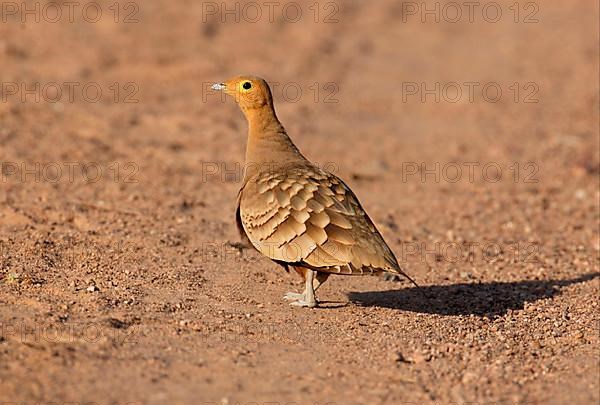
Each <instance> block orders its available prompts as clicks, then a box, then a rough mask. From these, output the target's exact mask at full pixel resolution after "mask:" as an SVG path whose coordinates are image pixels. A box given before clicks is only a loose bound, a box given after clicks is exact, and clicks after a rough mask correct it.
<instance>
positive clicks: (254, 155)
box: [212, 76, 416, 308]
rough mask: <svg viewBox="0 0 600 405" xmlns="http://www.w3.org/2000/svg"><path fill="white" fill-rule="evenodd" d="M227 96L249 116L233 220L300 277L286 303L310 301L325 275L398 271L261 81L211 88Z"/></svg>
mask: <svg viewBox="0 0 600 405" xmlns="http://www.w3.org/2000/svg"><path fill="white" fill-rule="evenodd" d="M212 88H213V89H214V90H221V91H223V92H225V93H226V94H228V95H230V96H233V97H234V98H235V100H236V101H237V103H238V104H239V106H240V108H241V109H242V112H243V113H244V115H245V116H246V119H247V121H248V145H247V147H246V164H245V166H244V180H243V184H242V187H241V189H240V191H239V194H238V206H237V212H236V220H237V224H238V228H239V230H240V234H241V235H242V237H244V238H246V237H247V239H249V241H250V243H251V244H252V246H254V247H255V248H256V249H257V250H258V251H259V252H260V253H262V254H263V255H265V256H267V257H268V258H270V259H271V260H273V261H275V262H277V263H278V264H281V265H282V266H284V267H285V268H286V269H287V268H288V267H292V268H294V269H295V270H296V271H297V272H298V273H299V274H300V275H301V276H302V277H303V278H304V281H305V289H304V292H303V293H302V294H297V293H287V294H286V295H285V297H284V298H286V299H288V300H291V301H292V303H291V304H292V305H297V306H302V307H311V308H312V307H315V306H316V305H317V300H316V298H315V291H316V290H317V289H318V288H319V287H320V286H321V285H322V284H323V283H324V282H325V280H327V277H329V275H330V274H340V275H357V274H358V275H361V274H376V273H381V272H389V273H394V274H401V275H403V276H405V277H406V278H408V279H409V280H410V281H411V282H413V284H415V285H416V283H415V282H414V281H413V280H412V279H411V278H410V277H409V276H408V275H406V274H405V273H404V272H403V271H402V270H401V268H400V266H399V265H398V261H397V260H396V257H395V256H394V253H392V251H391V249H390V248H389V247H388V245H387V244H386V243H385V241H384V240H383V237H382V236H381V234H380V233H379V232H378V231H377V228H375V225H374V224H373V221H371V219H370V218H369V216H368V215H367V213H366V212H365V210H364V209H363V208H362V206H361V205H360V203H359V202H358V198H356V196H355V195H354V193H353V192H352V190H350V188H349V187H348V186H347V185H346V184H345V183H344V182H343V181H342V180H340V179H339V178H337V177H336V176H334V175H333V174H331V173H328V172H326V171H325V170H323V169H320V168H319V167H317V166H316V165H314V164H312V163H311V162H310V161H309V160H308V159H306V158H305V157H304V156H303V155H302V154H301V153H300V151H299V150H298V148H297V147H296V146H295V145H294V143H293V142H292V140H291V139H290V137H289V136H288V134H287V132H286V130H285V128H284V127H283V125H281V123H280V122H279V120H278V119H277V116H276V115H275V109H274V107H273V98H272V95H271V90H270V89H269V85H268V84H267V82H266V81H265V80H263V79H261V78H259V77H255V76H238V77H235V78H233V79H231V80H228V81H226V82H223V83H219V84H215V85H213V86H212Z"/></svg>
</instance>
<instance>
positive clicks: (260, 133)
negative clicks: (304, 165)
mask: <svg viewBox="0 0 600 405" xmlns="http://www.w3.org/2000/svg"><path fill="white" fill-rule="evenodd" d="M242 111H243V112H244V115H245V116H246V120H247V121H248V145H247V147H246V164H245V167H246V171H245V176H244V177H245V178H246V179H248V178H249V177H250V176H252V175H254V174H256V173H258V172H260V171H268V170H273V168H275V167H278V166H281V165H285V164H289V163H291V162H294V161H300V160H305V158H304V156H302V154H301V153H300V151H299V150H298V148H297V147H296V145H294V143H293V142H292V140H291V139H290V137H289V136H288V135H287V133H286V131H285V128H284V127H283V125H281V123H280V122H279V120H278V119H277V116H276V115H275V110H274V109H273V106H272V105H270V103H266V104H264V105H262V106H260V107H258V108H242Z"/></svg>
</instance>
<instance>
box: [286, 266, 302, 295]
mask: <svg viewBox="0 0 600 405" xmlns="http://www.w3.org/2000/svg"><path fill="white" fill-rule="evenodd" d="M293 269H294V270H295V271H296V273H298V274H299V275H300V277H302V280H304V282H305V283H306V269H304V268H302V267H295V266H294V267H293ZM305 296H306V288H305V289H304V291H303V292H302V294H300V293H296V292H288V293H286V294H285V295H284V296H283V299H285V300H289V301H300V300H303V299H304V297H305Z"/></svg>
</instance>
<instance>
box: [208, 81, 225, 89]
mask: <svg viewBox="0 0 600 405" xmlns="http://www.w3.org/2000/svg"><path fill="white" fill-rule="evenodd" d="M211 89H213V90H218V91H221V90H225V83H215V84H213V85H212V86H211Z"/></svg>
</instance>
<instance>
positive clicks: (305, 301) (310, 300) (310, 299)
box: [290, 269, 317, 308]
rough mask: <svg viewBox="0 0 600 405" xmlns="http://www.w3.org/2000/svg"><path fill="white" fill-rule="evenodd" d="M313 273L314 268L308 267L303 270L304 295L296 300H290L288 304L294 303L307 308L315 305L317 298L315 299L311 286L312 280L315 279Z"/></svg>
mask: <svg viewBox="0 0 600 405" xmlns="http://www.w3.org/2000/svg"><path fill="white" fill-rule="evenodd" d="M315 273H316V271H314V270H309V269H305V270H304V275H305V285H306V286H305V288H304V294H303V296H304V297H303V298H302V299H300V300H298V301H294V302H291V303H290V305H294V306H297V307H308V308H314V307H316V306H317V300H316V299H315V288H314V286H313V280H314V279H315Z"/></svg>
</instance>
